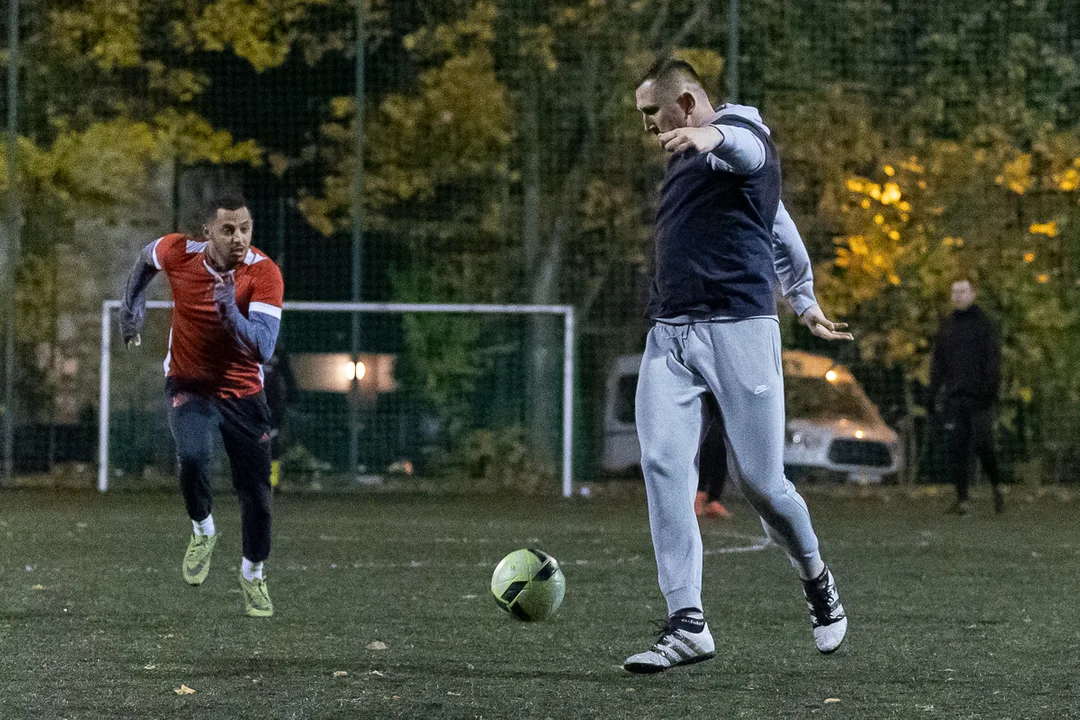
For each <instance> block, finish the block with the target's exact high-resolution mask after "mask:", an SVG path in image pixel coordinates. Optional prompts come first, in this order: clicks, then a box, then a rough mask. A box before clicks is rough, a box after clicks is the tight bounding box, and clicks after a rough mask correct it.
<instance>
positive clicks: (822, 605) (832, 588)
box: [803, 567, 847, 653]
mask: <svg viewBox="0 0 1080 720" xmlns="http://www.w3.org/2000/svg"><path fill="white" fill-rule="evenodd" d="M803 595H805V596H806V604H807V605H808V606H809V607H810V624H811V626H812V627H813V629H814V644H816V645H817V649H818V650H820V651H821V652H823V653H831V652H832V651H834V650H836V648H838V647H840V643H842V642H844V635H845V634H847V615H846V614H845V613H844V606H843V605H841V604H840V596H839V594H837V592H836V580H835V579H834V578H833V574H832V573H831V572H829V568H827V567H826V568H825V569H824V570H822V571H821V575H819V576H817V577H816V578H814V579H813V580H803Z"/></svg>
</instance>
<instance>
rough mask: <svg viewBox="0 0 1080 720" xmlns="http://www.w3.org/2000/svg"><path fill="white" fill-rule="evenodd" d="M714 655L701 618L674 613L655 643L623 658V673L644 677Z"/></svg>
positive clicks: (712, 643)
mask: <svg viewBox="0 0 1080 720" xmlns="http://www.w3.org/2000/svg"><path fill="white" fill-rule="evenodd" d="M715 654H716V644H715V643H714V642H713V637H712V633H710V632H709V625H708V623H706V622H705V620H704V618H692V617H688V616H686V615H683V614H680V613H675V614H674V615H672V616H671V617H669V618H668V620H667V624H666V625H664V629H663V630H662V631H661V633H660V638H659V639H658V640H657V641H656V643H655V644H654V645H653V646H652V647H651V648H649V649H648V650H646V651H645V652H643V653H638V654H637V655H631V656H630V657H628V658H626V662H624V663H623V670H626V671H627V672H632V673H635V674H638V675H647V674H650V673H658V672H663V671H664V670H667V669H668V668H673V667H678V666H679V665H692V664H693V663H697V662H701V661H702V660H708V659H709V658H711V657H712V656H713V655H715Z"/></svg>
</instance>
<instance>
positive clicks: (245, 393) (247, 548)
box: [120, 192, 283, 617]
mask: <svg viewBox="0 0 1080 720" xmlns="http://www.w3.org/2000/svg"><path fill="white" fill-rule="evenodd" d="M202 219H203V222H204V225H203V228H202V237H201V238H191V237H187V236H186V235H182V234H180V233H174V234H171V235H166V236H165V237H162V238H160V239H158V240H155V241H154V242H152V243H150V244H149V245H147V246H146V247H144V248H143V249H142V251H141V252H140V253H139V256H138V259H137V260H136V262H135V267H134V268H133V269H132V271H131V276H130V278H129V279H128V284H127V289H126V291H125V293H124V304H123V307H122V308H121V310H120V331H121V334H122V335H123V339H124V342H125V344H127V346H128V347H134V346H137V345H139V344H140V342H141V340H140V337H139V332H140V330H141V329H142V324H143V319H144V317H145V313H146V288H147V286H148V285H149V284H150V281H151V280H153V278H154V276H155V275H157V273H158V272H161V271H164V273H165V275H166V277H168V279H169V286H170V287H171V288H172V294H173V302H174V308H173V313H172V329H171V330H170V332H169V353H168V355H167V356H166V357H165V375H166V379H165V387H166V393H167V395H168V398H169V426H170V428H171V429H172V434H173V439H174V441H175V442H176V454H177V459H178V461H179V472H180V489H181V491H182V493H183V496H184V503H185V504H186V505H187V512H188V516H189V517H190V518H191V522H192V526H193V532H192V536H191V540H190V542H189V543H188V549H187V552H186V553H185V555H184V562H183V576H184V580H185V581H186V582H187V583H189V584H190V585H201V584H202V583H203V581H204V580H206V577H207V575H208V574H209V572H210V556H211V554H212V553H213V551H214V546H215V545H216V543H217V534H216V533H215V529H214V519H213V516H212V515H211V513H210V510H211V502H212V494H211V490H210V452H211V437H212V433H213V432H214V431H215V430H218V431H220V432H221V437H222V440H224V444H225V451H226V453H227V454H228V456H229V465H230V467H231V469H232V480H233V487H234V488H235V490H236V495H237V497H238V498H239V500H240V519H241V525H242V534H243V558H242V563H241V570H240V585H241V587H242V588H243V591H244V604H245V610H246V613H247V615H249V616H250V617H270V616H271V615H273V613H274V606H273V603H271V602H270V595H269V593H268V591H267V588H266V581H265V578H264V575H263V562H264V561H265V560H266V558H267V556H269V554H270V496H271V493H270V410H269V408H268V407H267V404H266V399H265V397H264V395H263V391H262V363H265V362H267V361H268V360H269V359H270V356H271V355H272V354H273V352H274V345H275V343H276V342H277V336H278V330H279V328H280V325H281V303H282V292H283V284H282V280H281V271H280V270H279V269H278V267H277V265H275V264H274V262H273V261H272V260H271V259H270V258H268V257H267V256H266V255H264V254H263V253H261V252H259V250H257V249H256V248H253V247H251V232H252V225H253V223H252V218H251V212H250V211H249V210H248V208H247V203H246V202H245V200H244V198H243V197H242V196H241V195H239V194H238V193H229V192H223V193H219V194H217V195H215V196H213V197H212V198H210V200H209V202H208V203H207V206H206V208H205V210H204V212H203V218H202Z"/></svg>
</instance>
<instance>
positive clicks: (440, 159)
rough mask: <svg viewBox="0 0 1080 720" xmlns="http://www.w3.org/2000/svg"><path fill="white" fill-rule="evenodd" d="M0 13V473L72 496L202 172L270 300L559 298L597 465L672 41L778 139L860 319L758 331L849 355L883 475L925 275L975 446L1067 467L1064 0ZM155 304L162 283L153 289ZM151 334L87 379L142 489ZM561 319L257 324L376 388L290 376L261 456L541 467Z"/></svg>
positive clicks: (921, 431) (107, 6) (587, 456)
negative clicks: (154, 259) (161, 240)
mask: <svg viewBox="0 0 1080 720" xmlns="http://www.w3.org/2000/svg"><path fill="white" fill-rule="evenodd" d="M9 9H10V10H11V11H12V12H11V13H10V14H9V16H8V18H7V19H6V23H7V24H6V27H5V30H9V31H10V30H17V31H18V32H17V33H13V32H6V33H5V36H6V37H9V38H12V37H17V38H18V39H19V40H20V44H19V46H18V47H17V48H16V47H15V46H13V45H12V43H11V41H10V39H9V42H8V46H7V52H6V53H5V56H4V61H5V64H7V65H8V67H9V68H14V71H15V74H12V72H10V71H9V72H8V73H7V74H6V75H5V82H6V83H7V89H8V90H9V91H12V92H8V93H5V95H4V97H5V98H8V99H7V100H6V101H5V103H6V104H5V112H6V117H8V118H9V133H8V134H6V135H5V143H6V144H5V153H4V156H5V157H9V156H10V151H12V150H14V156H15V161H14V163H12V162H10V161H9V162H5V163H4V165H3V180H4V183H5V185H4V191H5V193H7V197H8V198H10V200H11V202H10V203H9V204H8V206H9V207H10V208H12V211H11V212H8V213H7V216H6V220H5V223H4V254H3V256H2V258H0V259H2V260H3V270H4V272H3V282H4V284H3V289H2V292H0V297H3V299H4V302H5V305H6V307H10V308H11V309H12V315H13V319H14V321H13V324H12V323H9V324H8V327H10V328H11V331H10V334H9V335H8V337H9V338H10V340H9V341H5V351H6V352H10V357H11V358H12V362H11V365H10V368H9V369H8V370H7V371H5V377H4V382H5V387H10V388H11V402H7V401H5V403H4V408H3V410H4V414H3V419H4V421H5V426H4V432H5V436H6V437H9V438H11V448H12V457H11V458H10V459H9V462H8V463H7V464H6V471H7V474H6V478H7V480H6V482H9V483H15V482H18V483H32V482H40V483H65V482H73V483H75V484H80V483H83V482H85V483H87V484H90V483H92V479H93V477H94V476H95V475H96V468H95V463H96V458H97V446H96V440H97V427H98V423H99V420H100V418H99V417H98V415H99V406H98V392H97V390H98V386H99V368H100V356H101V345H100V324H99V323H100V313H101V307H102V302H103V301H104V300H107V299H111V298H118V297H120V292H121V290H122V287H123V284H124V279H125V276H126V273H127V271H128V268H129V267H130V265H131V263H132V261H133V259H134V256H135V253H136V252H137V251H138V249H139V248H140V247H141V246H142V245H144V244H145V243H147V242H149V241H151V240H153V239H155V238H156V237H158V236H160V235H162V234H164V233H166V232H170V231H173V230H174V229H178V228H179V229H181V230H185V231H187V232H192V233H197V232H198V230H199V228H198V227H197V223H195V222H193V219H194V218H193V215H192V213H193V210H194V208H195V207H197V200H198V198H199V197H200V194H201V192H202V191H203V189H204V188H205V186H206V185H207V184H209V183H217V182H222V181H228V182H237V183H240V184H242V185H243V187H244V189H245V192H246V194H247V197H248V199H249V202H250V206H251V209H252V211H253V214H254V217H255V222H256V226H255V245H257V246H258V247H259V248H261V249H262V250H263V251H265V252H266V253H267V254H268V255H270V256H271V257H272V258H273V259H274V260H275V261H277V262H278V264H279V265H280V266H281V268H282V271H283V273H284V277H285V286H286V299H288V300H309V301H352V300H364V301H398V302H440V303H530V304H551V305H554V304H568V305H573V306H574V308H575V311H576V318H577V327H578V341H577V347H576V360H577V377H576V378H575V380H576V382H575V387H576V398H577V401H578V402H577V411H576V437H575V438H574V446H575V449H576V458H577V459H576V465H575V468H574V469H575V475H576V477H577V478H578V480H579V481H586V482H587V481H592V480H594V479H596V478H599V477H601V476H603V475H605V474H606V471H607V470H609V469H610V468H611V467H613V466H614V465H617V464H618V463H612V462H607V461H606V460H605V453H606V452H607V451H608V450H611V448H612V446H613V445H612V444H613V443H614V442H615V441H614V440H613V437H614V436H615V434H617V430H618V428H617V427H616V425H617V423H616V422H615V420H613V418H614V417H615V416H616V415H617V413H616V412H615V410H614V408H616V406H617V404H618V402H617V401H618V398H617V397H616V395H617V394H618V388H619V386H620V381H619V377H620V376H619V373H618V371H617V368H619V367H620V366H624V365H625V364H626V362H627V360H626V358H628V357H632V356H633V355H634V354H635V353H638V352H640V350H641V348H642V346H643V340H644V332H645V330H646V328H647V325H646V322H645V320H644V319H643V316H642V312H643V306H644V299H645V296H646V294H647V290H648V284H649V273H650V270H649V258H650V256H651V252H652V251H651V227H650V223H651V216H652V212H653V209H654V206H655V202H656V198H657V191H658V184H659V180H660V178H661V177H662V171H663V162H664V158H663V157H662V154H661V153H659V151H658V150H657V149H656V148H655V145H654V141H653V140H652V139H651V138H649V137H647V136H645V134H644V133H643V132H642V129H641V121H640V118H639V116H638V114H637V113H636V111H635V107H634V97H633V90H634V84H635V81H636V79H637V77H638V76H639V75H640V73H641V72H643V71H644V69H645V68H647V67H648V66H649V65H650V64H651V62H652V60H653V59H654V58H655V57H657V56H658V55H659V54H676V55H678V56H679V57H681V58H683V59H686V60H688V61H690V62H691V63H692V64H693V65H694V66H695V67H696V68H697V69H698V71H699V72H700V74H701V75H702V77H703V79H704V81H705V83H706V85H707V89H708V91H709V93H710V97H712V98H714V99H715V100H716V101H717V102H719V101H720V100H721V99H728V100H731V101H738V102H742V103H747V104H752V105H754V106H756V107H758V108H759V109H760V110H761V112H762V115H763V117H764V119H765V122H766V123H767V124H768V125H769V126H770V127H771V129H772V131H773V133H774V136H775V138H776V140H777V143H778V146H779V148H780V152H781V156H782V160H783V163H784V184H785V189H784V198H785V203H786V205H787V206H788V208H789V209H790V210H791V212H792V214H793V216H794V217H795V220H796V222H797V223H798V225H799V227H800V229H801V231H802V233H803V237H804V239H805V241H806V244H807V247H808V249H809V251H810V254H811V257H812V258H813V259H814V261H815V269H816V287H817V294H818V298H819V300H820V302H821V304H822V306H823V307H824V308H825V311H826V313H827V314H829V315H830V316H835V317H839V318H842V319H844V320H846V321H848V322H849V323H850V324H851V325H852V328H853V330H854V332H855V334H856V341H855V342H854V343H850V344H846V345H834V344H827V343H823V342H821V341H817V340H816V339H815V338H813V337H812V336H810V334H809V333H808V332H807V331H806V330H805V329H804V328H802V326H801V325H800V324H799V323H798V321H797V319H796V318H793V317H791V316H790V315H785V316H784V317H783V318H782V321H783V331H784V332H783V336H784V339H785V344H786V346H787V347H789V348H790V349H792V350H803V351H809V352H811V353H814V354H819V355H823V356H825V357H827V358H830V359H831V360H833V361H836V362H839V363H842V364H844V365H846V366H847V367H849V368H850V370H851V371H852V373H853V374H854V377H855V378H856V379H857V380H858V381H859V382H860V383H861V386H862V388H863V389H864V390H865V393H866V395H867V396H868V398H869V400H870V401H871V402H872V403H873V405H874V406H875V407H876V410H877V412H878V414H879V415H880V417H881V418H882V420H883V421H884V422H885V423H887V424H888V425H889V426H890V427H891V428H892V429H893V430H895V431H896V433H897V434H898V438H899V442H900V443H901V444H902V447H903V461H904V462H903V470H902V471H900V472H898V473H895V474H893V475H891V476H890V478H891V479H896V480H898V481H904V482H935V481H940V480H943V477H942V475H941V473H940V468H941V467H942V466H943V463H942V460H941V447H940V445H941V443H940V441H939V440H940V437H941V429H940V426H939V423H938V422H937V421H936V420H935V418H934V417H932V415H931V414H929V413H928V412H927V408H926V405H927V398H926V390H925V388H926V384H927V381H928V358H929V352H930V348H931V346H932V340H933V337H934V335H935V333H936V332H937V328H938V325H939V323H940V321H941V320H942V318H944V317H945V316H946V315H947V314H948V312H949V303H948V299H949V285H950V283H951V281H952V280H953V279H955V278H957V277H960V276H966V277H970V278H971V279H972V280H973V282H974V284H975V287H976V290H977V292H978V299H979V302H980V304H981V305H982V306H983V307H984V308H985V309H986V311H987V312H988V314H989V315H990V316H991V317H992V319H993V320H994V322H995V323H996V324H997V325H998V327H999V328H1000V331H1001V336H1002V340H1003V344H1004V361H1003V376H1004V377H1003V386H1002V396H1001V401H1000V412H999V421H998V434H999V441H1000V448H999V449H1000V452H1001V454H1002V456H1003V459H1004V460H1005V461H1006V465H1007V467H1008V469H1009V474H1010V475H1011V476H1012V477H1013V478H1015V479H1017V480H1021V481H1031V482H1069V481H1072V479H1073V476H1072V473H1071V472H1070V468H1071V467H1073V460H1074V459H1076V458H1077V457H1078V456H1080V440H1078V439H1077V438H1080V432H1077V430H1078V428H1077V424H1078V420H1080V416H1078V413H1077V409H1076V408H1077V407H1078V403H1077V401H1078V400H1080V387H1078V382H1080V381H1078V379H1077V378H1078V374H1077V373H1076V372H1075V368H1076V367H1078V366H1080V357H1076V356H1077V355H1078V351H1080V343H1078V337H1077V318H1076V315H1075V310H1074V308H1076V307H1077V306H1078V303H1077V299H1078V298H1077V297H1076V296H1077V293H1078V292H1080V290H1078V286H1080V267H1078V266H1077V253H1076V248H1077V246H1078V241H1080V234H1078V233H1080V230H1078V228H1080V203H1078V200H1080V132H1078V129H1077V125H1076V120H1075V118H1077V117H1078V116H1080V112H1078V110H1080V42H1078V41H1077V38H1078V37H1080V13H1076V12H1075V8H1074V7H1073V6H1072V4H1071V3H1068V2H1064V1H1063V0H1062V1H1057V2H1052V1H1049V0H1043V1H1040V2H1029V3H1016V2H1013V1H1012V0H990V1H989V2H986V1H984V0H980V1H978V2H976V1H975V0H960V1H959V2H955V3H948V4H942V3H936V2H929V0H888V1H886V0H866V1H862V0H811V1H809V2H792V1H790V0H761V1H760V2H753V3H741V4H740V3H739V2H737V0H694V1H691V2H674V1H671V2H668V1H665V0H655V1H652V2H643V1H642V0H575V1H569V0H566V1H560V2H539V0H410V1H408V2H397V1H394V2H391V1H390V0H364V2H363V3H362V4H359V5H358V4H357V3H356V2H354V1H352V0H292V1H290V2H277V1H275V0H270V1H269V2H258V3H255V2H247V1H246V0H212V1H211V0H208V1H207V2H200V3H178V2H164V3H157V4H152V5H148V4H146V3H139V2H135V0H113V1H112V2H108V3H104V2H97V1H96V0H77V1H69V2H58V1H57V0H47V1H46V2H40V3H33V4H30V3H22V4H21V6H20V5H19V4H18V3H16V4H14V5H12V6H9ZM20 11H21V14H18V13H20ZM16 18H17V20H16ZM13 22H16V24H13ZM736 46H737V48H738V51H737V53H734V56H733V54H732V53H731V52H729V50H732V49H734V48H735V47H736ZM358 57H359V58H360V60H361V61H360V62H359V63H358V62H357V58H358ZM16 78H18V84H17V85H16V84H14V81H15V79H16ZM732 91H734V92H732ZM12 101H14V103H15V106H14V107H13V106H12ZM12 122H13V123H14V124H15V125H16V128H15V133H14V134H15V135H16V136H17V137H18V144H17V147H15V148H12V146H11V143H10V142H9V140H10V138H11V137H12V136H13V135H12V133H11V132H10V123H12ZM358 157H362V161H363V162H362V163H361V164H359V166H358V163H357V158H358ZM358 200H359V202H358ZM153 292H154V297H155V298H156V299H167V298H168V292H167V288H166V284H165V283H164V281H163V280H161V279H159V280H157V281H155V286H154V291H153ZM155 322H158V320H155ZM155 333H156V334H155ZM164 333H165V330H164V329H163V328H160V329H159V330H152V331H150V333H149V336H150V337H149V340H148V342H147V343H145V344H144V347H143V348H142V349H141V351H140V352H139V354H137V355H132V356H130V357H125V358H124V359H123V360H119V359H118V360H117V363H118V366H117V367H116V368H115V369H114V372H116V373H118V374H117V375H116V378H115V380H114V382H115V383H117V387H119V388H121V389H122V390H123V391H124V392H126V393H128V395H129V396H130V397H131V398H133V399H131V400H130V402H116V403H114V404H113V417H111V418H110V427H111V428H112V432H113V436H112V437H113V441H112V445H113V448H114V451H115V452H116V455H115V457H116V461H115V462H116V469H118V470H121V471H122V472H124V473H126V474H127V476H128V477H147V478H151V477H152V479H153V482H154V483H159V482H160V483H165V482H171V481H170V480H168V475H169V466H170V463H171V455H170V453H171V450H170V447H171V445H170V442H169V439H168V437H167V433H165V432H164V430H163V427H164V426H163V419H164V407H163V403H162V402H161V393H160V377H158V379H157V380H154V379H153V377H154V376H155V374H156V373H158V372H159V367H160V366H159V365H158V363H159V360H160V359H161V358H160V356H161V355H163V354H164V350H163V348H164V345H165V343H166V342H167V341H166V339H165V335H164ZM159 335H160V337H158V336H159ZM561 338H562V335H561V331H560V328H559V326H558V319H557V318H540V317H537V318H531V319H529V318H525V319H517V320H513V321H505V322H501V323H499V322H489V321H487V320H485V321H484V322H473V321H471V320H463V319H460V318H459V319H456V320H454V321H444V322H413V321H411V320H410V319H409V318H408V317H406V316H396V317H391V316H386V317H380V318H378V319H375V318H356V319H353V318H350V319H344V318H336V319H334V320H321V319H315V318H305V319H304V320H303V321H298V322H295V323H290V322H286V323H285V325H284V328H283V335H282V344H281V345H282V349H281V351H280V353H279V355H280V356H281V357H285V358H291V359H292V360H294V361H295V362H294V365H295V364H297V363H298V364H300V365H303V364H304V363H305V362H309V361H310V356H312V355H316V354H342V355H345V356H347V357H348V358H349V359H350V362H352V363H353V366H354V367H355V360H356V359H359V358H360V357H361V356H362V355H364V356H380V357H381V356H386V357H388V358H391V360H392V361H393V363H394V368H395V370H396V371H397V370H400V372H396V374H395V375H394V385H393V388H394V389H393V391H387V392H385V393H383V394H382V395H380V396H379V397H377V398H374V399H373V400H372V401H371V403H370V404H367V405H364V404H361V403H352V405H349V403H348V402H347V398H346V397H345V396H342V395H341V394H335V393H329V392H327V391H321V390H317V389H311V388H310V387H307V388H305V387H298V388H297V389H295V391H294V392H293V394H292V395H291V397H290V401H289V409H288V412H287V416H288V417H289V420H288V422H287V423H286V424H287V425H288V424H291V425H292V426H293V428H294V430H295V432H293V433H292V440H291V441H290V442H291V444H289V445H288V447H286V448H283V450H282V452H283V457H290V458H293V461H291V464H290V465H289V469H290V470H291V471H293V473H294V475H293V477H294V478H296V482H297V483H301V484H308V485H310V484H311V483H312V482H316V479H315V474H314V471H313V470H312V469H313V468H323V470H321V471H320V472H322V473H323V475H322V476H321V478H322V479H321V480H318V482H321V483H323V484H324V485H325V484H333V485H334V486H335V487H345V486H351V485H352V484H355V481H356V478H357V477H362V476H368V475H371V474H378V475H384V474H386V473H389V472H390V468H391V466H395V464H396V463H401V462H409V463H411V464H412V467H414V470H415V472H417V473H419V474H422V475H424V476H425V477H431V478H436V479H437V478H440V477H447V476H450V475H453V476H469V477H488V478H490V477H496V476H497V477H499V478H502V479H501V480H499V482H503V483H505V484H507V485H509V486H513V485H515V484H520V485H529V484H530V483H534V479H535V478H545V477H554V476H556V475H557V462H556V458H555V455H554V454H553V453H552V452H551V448H552V446H553V445H556V444H557V443H558V439H559V432H560V427H559V425H558V417H559V412H560V410H561V404H560V399H559V398H560V395H559V393H558V392H554V391H553V388H557V387H558V386H559V383H560V377H561V376H560V372H561V367H562V365H561V357H562V356H561V344H560V343H561ZM477 368H484V371H483V372H482V373H479V374H478V373H477ZM470 382H471V384H470ZM624 384H625V383H624ZM406 405H407V406H408V407H407V408H406V407H405V406H406ZM386 408H394V409H392V410H389V409H386ZM154 416H156V417H157V419H155V420H151V419H150V418H152V417H154ZM451 418H453V420H451ZM155 427H156V428H157V430H153V431H151V429H150V428H155ZM298 428H302V430H301V429H298ZM429 435H431V436H432V437H430V438H429V437H428V436H429ZM425 438H426V439H425ZM424 442H429V444H431V445H432V446H433V447H437V448H440V450H439V452H438V453H435V454H434V455H433V457H436V456H437V457H439V458H440V459H439V461H438V462H425V461H424V460H422V456H423V453H422V452H421V451H420V450H418V449H416V448H417V447H419V446H420V445H422V444H423V443H424ZM410 443H411V444H412V446H410V447H411V448H412V449H406V448H405V445H408V444H410ZM397 444H402V447H401V448H398V447H396V445H397ZM414 446H415V447H414ZM455 448H456V449H457V450H456V452H457V455H456V456H454V457H450V455H452V454H453V453H450V451H451V450H454V449H455ZM477 448H483V449H482V450H478V449H477ZM429 449H430V448H429ZM425 452H427V451H425ZM470 452H472V453H473V454H474V455H477V454H478V455H482V456H484V457H486V458H488V459H487V460H484V461H482V462H481V461H478V460H476V458H475V457H473V458H472V460H470V456H469V453H470ZM439 453H443V454H441V455H440V454H439ZM447 453H449V454H447ZM429 454H430V453H429ZM499 463H502V465H499ZM496 466H498V467H496ZM398 467H400V465H398ZM327 468H329V470H328V469H327ZM493 468H495V469H493ZM485 473H486V475H485ZM159 476H160V477H161V478H164V479H161V480H160V481H159V480H158V479H157V478H158V477H159ZM328 477H330V478H333V479H332V480H328V479H327V478H328ZM436 481H437V480H436ZM535 482H537V483H541V484H542V483H543V480H536V481H535Z"/></svg>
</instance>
